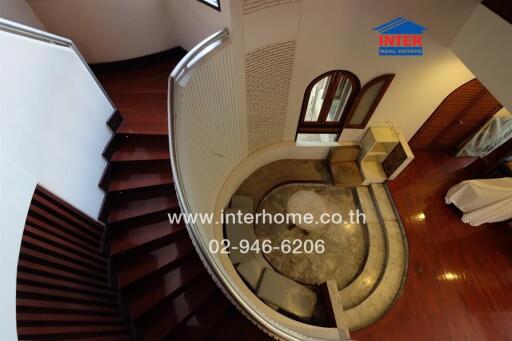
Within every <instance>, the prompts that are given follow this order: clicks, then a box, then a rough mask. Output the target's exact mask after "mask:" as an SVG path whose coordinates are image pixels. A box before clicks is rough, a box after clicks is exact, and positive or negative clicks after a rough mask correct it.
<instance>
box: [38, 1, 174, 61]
mask: <svg viewBox="0 0 512 341" xmlns="http://www.w3.org/2000/svg"><path fill="white" fill-rule="evenodd" d="M182 1H183V0H182ZM29 4H30V6H31V7H32V8H33V10H34V11H35V12H36V13H37V15H38V16H39V17H40V18H41V21H42V22H43V23H44V25H45V26H46V28H47V29H48V31H49V32H52V33H55V34H60V35H63V36H66V37H68V38H70V39H72V40H73V41H74V42H75V44H77V46H78V48H79V49H80V52H81V53H82V54H83V55H84V58H85V59H86V60H87V61H88V62H89V63H100V62H110V61H117V60H124V59H130V58H135V57H140V56H144V55H147V54H151V53H156V52H160V51H164V50H167V49H170V48H172V47H175V46H176V45H177V42H176V35H175V32H174V31H173V25H172V18H171V17H170V15H169V6H170V5H169V1H164V0H144V1H140V0H73V1H69V0H45V1H39V0H29Z"/></svg>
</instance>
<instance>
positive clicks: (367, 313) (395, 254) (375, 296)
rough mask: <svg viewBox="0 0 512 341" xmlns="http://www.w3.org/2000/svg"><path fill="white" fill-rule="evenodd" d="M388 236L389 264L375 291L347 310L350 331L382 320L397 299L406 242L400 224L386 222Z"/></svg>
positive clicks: (403, 268) (400, 284) (401, 280)
mask: <svg viewBox="0 0 512 341" xmlns="http://www.w3.org/2000/svg"><path fill="white" fill-rule="evenodd" d="M385 226H386V233H387V236H388V245H389V247H388V262H387V264H386V268H385V271H384V274H383V275H382V278H381V280H380V282H379V284H378V286H377V287H376V288H375V290H374V291H373V292H372V293H371V295H370V296H368V297H367V298H366V299H365V300H364V301H363V302H362V303H360V304H359V305H357V306H355V307H353V308H351V309H348V310H346V312H345V315H346V318H347V323H348V326H349V329H350V330H351V331H352V330H358V329H361V328H364V327H367V326H369V325H370V324H372V323H374V322H376V321H377V320H378V319H380V318H381V317H382V316H383V315H384V314H385V313H386V312H387V311H388V309H389V308H390V307H391V306H392V305H393V303H394V301H395V300H396V299H397V297H398V295H399V294H400V290H401V288H402V284H403V280H404V271H405V269H406V247H405V240H404V238H403V234H402V231H401V227H400V225H399V224H398V222H390V221H387V222H385Z"/></svg>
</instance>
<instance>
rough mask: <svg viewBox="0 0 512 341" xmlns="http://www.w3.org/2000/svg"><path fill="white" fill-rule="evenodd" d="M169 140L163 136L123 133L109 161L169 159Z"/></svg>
mask: <svg viewBox="0 0 512 341" xmlns="http://www.w3.org/2000/svg"><path fill="white" fill-rule="evenodd" d="M169 155H170V154H169V142H168V141H167V138H166V137H165V136H151V135H143V136H141V135H135V136H130V135H125V137H124V138H121V139H120V141H119V145H118V146H117V147H116V149H115V151H114V153H113V154H112V157H111V158H110V161H112V162H116V161H117V162H122V161H146V160H169V159H170V158H169Z"/></svg>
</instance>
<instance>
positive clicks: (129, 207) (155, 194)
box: [108, 188, 179, 223]
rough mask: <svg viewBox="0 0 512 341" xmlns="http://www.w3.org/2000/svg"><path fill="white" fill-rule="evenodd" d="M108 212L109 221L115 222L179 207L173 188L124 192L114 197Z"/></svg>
mask: <svg viewBox="0 0 512 341" xmlns="http://www.w3.org/2000/svg"><path fill="white" fill-rule="evenodd" d="M112 201H113V202H112V203H111V205H110V209H109V213H108V222H109V223H115V222H119V221H122V220H126V219H131V218H135V217H138V216H143V215H146V214H151V213H154V212H160V211H166V210H169V211H170V210H173V209H177V208H178V207H179V205H178V199H177V198H176V194H175V193H174V190H173V189H170V188H168V189H167V188H164V189H161V190H156V191H153V190H151V191H144V192H143V191H140V192H137V193H123V194H119V195H118V196H117V197H116V198H113V199H112Z"/></svg>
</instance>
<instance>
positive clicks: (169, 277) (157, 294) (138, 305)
mask: <svg viewBox="0 0 512 341" xmlns="http://www.w3.org/2000/svg"><path fill="white" fill-rule="evenodd" d="M205 271H206V269H205V268H204V266H203V264H202V263H201V261H200V260H199V258H198V257H197V256H195V255H193V256H192V257H190V258H189V259H187V260H185V261H183V262H182V263H181V264H179V265H178V266H177V267H175V268H173V269H170V270H169V271H167V272H166V273H165V274H161V275H158V276H154V277H152V278H151V279H146V280H144V281H142V283H141V284H140V285H135V286H134V287H131V288H129V290H128V292H127V294H126V299H127V301H128V305H129V311H130V316H131V318H132V319H136V318H138V317H139V316H141V315H142V314H144V313H145V312H147V311H148V310H149V309H151V308H152V307H154V306H155V305H157V304H158V303H160V302H161V301H162V300H164V299H166V298H167V297H169V296H171V295H172V294H173V293H175V292H176V291H177V290H179V289H181V288H184V287H186V286H187V285H188V284H189V283H190V282H192V281H193V280H194V279H195V278H196V277H198V276H199V275H201V274H204V273H205Z"/></svg>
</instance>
